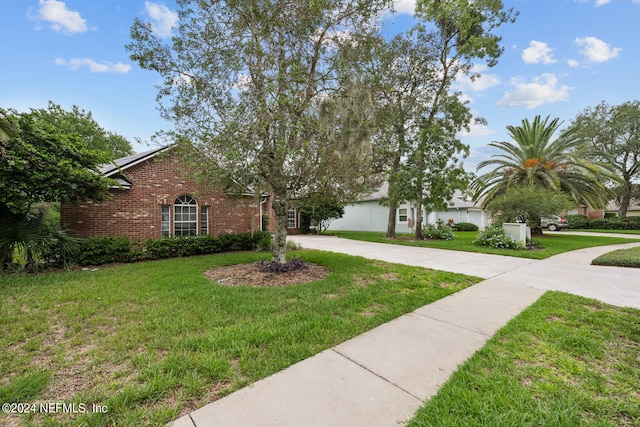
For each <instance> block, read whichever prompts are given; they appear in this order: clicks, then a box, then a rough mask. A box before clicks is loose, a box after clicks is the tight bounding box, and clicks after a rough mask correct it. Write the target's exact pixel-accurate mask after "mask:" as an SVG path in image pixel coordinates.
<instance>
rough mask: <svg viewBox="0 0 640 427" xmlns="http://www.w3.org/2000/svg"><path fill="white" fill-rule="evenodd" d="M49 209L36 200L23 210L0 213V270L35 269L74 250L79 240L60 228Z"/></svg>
mask: <svg viewBox="0 0 640 427" xmlns="http://www.w3.org/2000/svg"><path fill="white" fill-rule="evenodd" d="M51 212H52V209H51V205H50V204H47V203H38V204H36V205H33V206H32V207H31V208H30V210H29V212H28V213H26V214H14V213H11V212H6V211H5V213H4V215H0V270H2V269H5V268H8V269H15V270H20V269H22V268H25V269H27V270H32V269H37V268H41V267H44V266H46V265H47V264H56V263H58V262H61V261H62V260H65V259H67V258H68V257H69V256H71V255H72V254H75V253H76V251H77V250H78V246H79V244H80V242H81V240H80V239H78V238H75V237H73V236H71V235H69V234H68V233H66V232H65V231H64V230H60V229H59V222H57V221H53V220H52V213H51Z"/></svg>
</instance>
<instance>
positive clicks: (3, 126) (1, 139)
mask: <svg viewBox="0 0 640 427" xmlns="http://www.w3.org/2000/svg"><path fill="white" fill-rule="evenodd" d="M14 136H15V131H14V129H13V126H12V125H11V122H10V121H9V120H8V119H7V118H6V117H5V116H4V115H3V114H2V112H0V157H4V152H5V147H6V145H5V144H6V143H7V142H9V139H11V138H12V137H14Z"/></svg>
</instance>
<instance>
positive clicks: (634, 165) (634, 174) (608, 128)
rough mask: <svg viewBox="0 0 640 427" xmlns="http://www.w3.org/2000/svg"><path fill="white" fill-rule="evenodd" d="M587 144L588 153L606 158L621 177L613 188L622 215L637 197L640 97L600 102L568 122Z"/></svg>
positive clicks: (596, 157)
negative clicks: (621, 102)
mask: <svg viewBox="0 0 640 427" xmlns="http://www.w3.org/2000/svg"><path fill="white" fill-rule="evenodd" d="M571 128H574V129H575V130H576V132H577V133H579V134H580V136H581V137H582V139H583V141H584V142H585V144H586V148H587V150H586V151H587V153H588V154H589V155H590V156H591V157H592V158H593V159H594V160H596V161H602V162H606V163H607V164H609V165H610V166H611V168H612V169H613V170H614V171H615V173H616V175H617V176H618V177H619V178H620V184H619V185H618V186H617V187H616V188H615V190H616V194H617V197H616V199H617V202H618V206H619V210H618V214H619V216H620V217H621V218H624V217H626V216H627V210H628V208H629V204H630V203H631V201H632V200H633V199H634V198H640V191H639V188H638V187H640V101H629V102H625V103H623V104H620V105H609V104H607V103H606V102H604V101H603V102H602V103H600V104H599V105H597V106H595V107H592V108H591V107H590V108H587V109H585V110H584V111H583V112H581V113H580V114H578V115H577V116H576V118H575V119H574V120H573V122H572V123H571Z"/></svg>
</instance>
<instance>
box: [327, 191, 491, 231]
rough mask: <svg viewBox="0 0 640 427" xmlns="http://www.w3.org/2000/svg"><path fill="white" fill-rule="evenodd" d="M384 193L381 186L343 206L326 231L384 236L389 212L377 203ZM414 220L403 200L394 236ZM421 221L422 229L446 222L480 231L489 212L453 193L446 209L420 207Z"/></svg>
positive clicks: (409, 227) (413, 208) (487, 221)
mask: <svg viewBox="0 0 640 427" xmlns="http://www.w3.org/2000/svg"><path fill="white" fill-rule="evenodd" d="M388 193H389V187H388V184H387V183H385V184H383V185H382V187H381V188H380V189H379V190H378V191H376V192H375V193H373V194H370V195H369V196H367V197H364V198H363V199H362V200H360V201H358V202H357V203H353V204H349V205H347V206H345V207H344V215H343V217H342V218H340V219H336V220H334V221H333V222H331V224H330V225H329V230H345V231H377V232H386V231H387V222H388V218H389V208H388V207H386V206H383V205H382V204H381V203H380V201H381V200H383V199H385V198H387V197H388ZM416 218H417V210H416V206H415V202H414V201H411V200H405V201H403V202H402V203H400V205H399V206H398V209H396V232H398V233H410V232H412V231H413V227H414V224H415V221H416ZM422 218H423V222H424V224H425V225H426V224H436V223H437V222H438V221H442V222H444V223H445V224H447V223H448V222H449V220H450V219H452V220H453V222H454V223H458V222H470V223H473V224H475V225H477V226H478V227H479V228H481V229H483V228H484V227H486V226H487V225H489V224H491V214H490V212H489V211H486V210H484V209H482V208H480V207H479V206H478V205H476V204H475V203H473V202H472V201H471V200H469V199H468V198H467V197H465V196H464V195H463V194H462V193H461V192H459V191H456V192H455V194H454V195H453V197H452V199H451V200H450V201H449V203H448V204H447V208H446V209H443V210H439V211H427V210H425V209H424V207H423V211H422Z"/></svg>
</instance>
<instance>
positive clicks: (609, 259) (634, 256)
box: [591, 246, 640, 268]
mask: <svg viewBox="0 0 640 427" xmlns="http://www.w3.org/2000/svg"><path fill="white" fill-rule="evenodd" d="M591 263H592V264H594V265H609V266H617V267H634V268H640V246H639V247H635V248H631V249H619V250H617V251H612V252H609V253H606V254H604V255H601V256H599V257H598V258H596V259H594V260H593V261H591Z"/></svg>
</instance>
